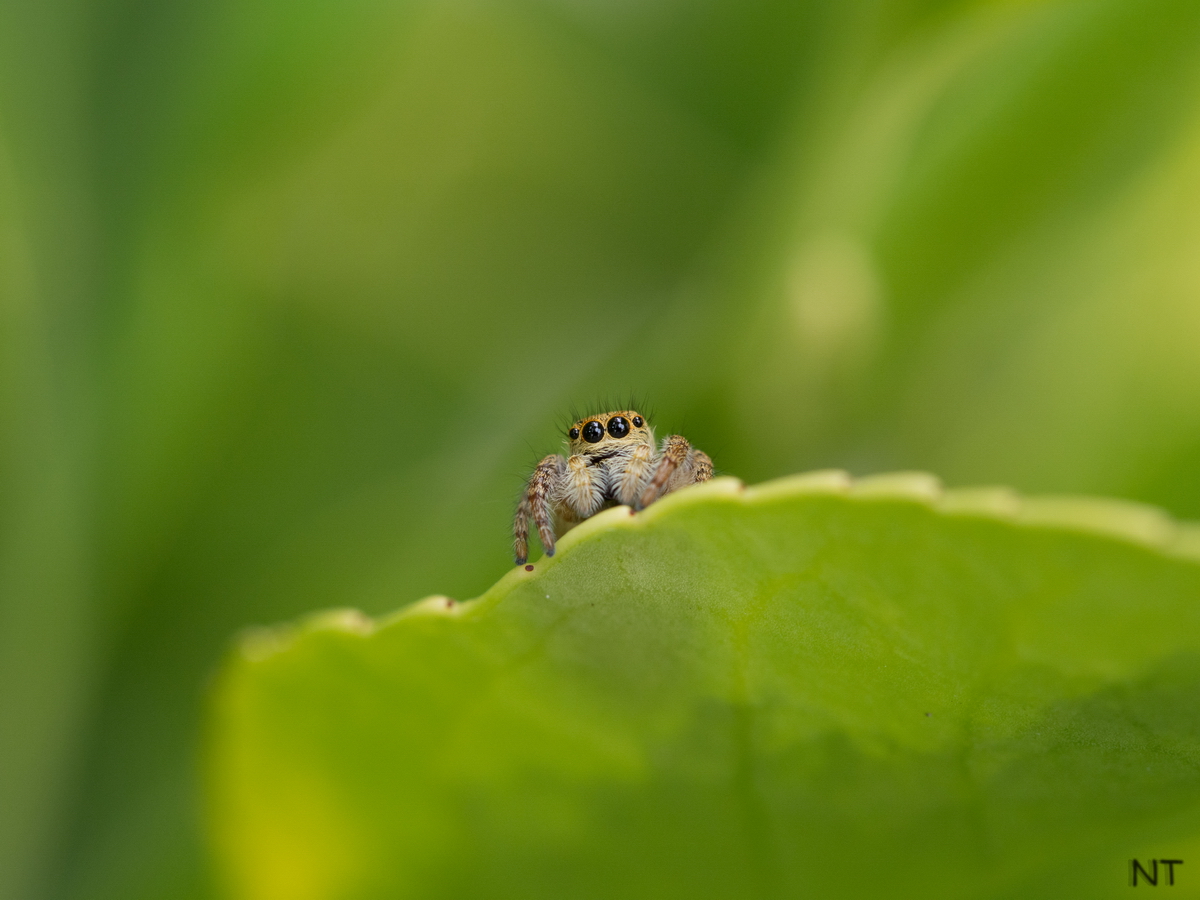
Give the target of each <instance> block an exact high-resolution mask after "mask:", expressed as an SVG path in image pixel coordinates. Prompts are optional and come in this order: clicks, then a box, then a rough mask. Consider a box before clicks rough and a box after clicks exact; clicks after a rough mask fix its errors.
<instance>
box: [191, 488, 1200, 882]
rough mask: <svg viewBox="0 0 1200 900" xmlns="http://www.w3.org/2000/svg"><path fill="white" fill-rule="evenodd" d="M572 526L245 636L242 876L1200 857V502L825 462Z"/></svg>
mask: <svg viewBox="0 0 1200 900" xmlns="http://www.w3.org/2000/svg"><path fill="white" fill-rule="evenodd" d="M560 546H561V551H560V553H559V555H558V556H556V557H555V558H554V559H552V560H546V559H543V560H541V561H539V562H538V563H536V565H534V566H533V567H532V571H526V569H525V568H518V569H515V570H513V571H512V572H510V573H509V574H508V575H506V576H505V577H504V578H502V579H501V580H500V582H499V583H497V584H496V585H495V586H494V587H493V588H492V589H491V590H490V591H488V592H487V593H486V594H485V595H484V596H483V597H481V598H479V599H478V600H475V601H472V602H468V603H459V602H455V601H453V600H451V599H449V598H445V597H432V598H429V599H427V600H424V601H422V602H420V603H418V604H416V605H414V606H411V607H408V608H407V609H405V610H403V611H401V612H400V613H398V614H397V615H395V616H394V617H392V618H390V619H386V620H383V621H380V622H378V623H374V622H371V621H370V620H368V619H367V618H365V617H364V616H362V615H361V614H358V613H355V612H352V611H339V612H332V613H327V614H323V615H320V616H318V617H315V618H313V619H311V620H309V621H308V622H306V623H305V624H303V625H301V626H299V627H288V628H283V629H277V630H267V631H260V632H256V633H253V634H250V635H247V636H246V637H245V639H244V640H243V641H242V643H241V645H240V648H239V650H238V652H236V653H235V654H233V656H232V658H231V659H230V661H229V662H228V665H227V666H226V668H225V669H224V671H223V673H222V676H221V678H220V679H219V682H218V687H217V690H216V692H215V697H214V701H213V716H212V722H211V739H210V742H209V751H210V753H209V758H208V766H209V783H210V787H211V796H210V808H211V810H212V822H213V827H214V834H215V836H216V843H217V846H218V855H219V857H220V859H221V861H222V863H223V866H224V870H225V873H226V876H227V877H228V879H229V882H230V885H231V887H232V893H233V895H234V896H236V897H244V898H271V897H288V898H301V900H303V898H326V897H329V898H332V897H422V898H433V897H445V898H465V897H489V898H492V897H521V898H528V897H554V898H562V897H570V898H583V897H596V898H612V897H653V898H664V897H714V898H729V897H753V898H761V897H785V896H786V897H791V896H797V897H799V896H812V897H841V896H844V897H866V896H887V897H901V896H921V897H931V896H932V897H975V896H980V897H982V896H987V897H995V896H1021V897H1055V898H1062V897H1104V896H1109V895H1114V896H1115V895H1120V894H1123V892H1124V891H1126V890H1127V889H1128V873H1129V859H1130V858H1134V857H1137V858H1139V859H1142V860H1143V861H1144V862H1146V864H1147V865H1149V860H1150V859H1152V858H1154V859H1160V858H1172V859H1184V860H1185V861H1190V860H1196V862H1197V863H1200V854H1197V853H1196V852H1195V851H1196V850H1197V849H1198V848H1200V777H1198V775H1197V770H1198V766H1200V708H1198V705H1197V704H1196V702H1195V698H1196V696H1197V695H1198V691H1200V602H1198V601H1200V529H1196V528H1195V527H1193V526H1179V525H1176V524H1175V523H1173V522H1172V521H1171V520H1169V519H1168V518H1167V517H1166V516H1164V515H1163V514H1161V513H1159V512H1158V511H1157V510H1154V509H1150V508H1147V507H1141V506H1137V505H1133V504H1125V503H1119V502H1117V501H1103V500H1092V499H1071V498H1065V499H1037V500H1021V499H1019V498H1017V497H1016V496H1015V495H1013V494H1012V493H1011V492H1008V491H1006V490H1003V489H984V490H975V491H949V492H942V491H941V489H940V487H939V485H938V483H937V481H936V479H934V478H932V477H931V476H928V475H921V474H901V475H892V476H880V477H876V478H870V479H864V480H861V481H858V482H857V483H853V484H852V483H851V482H850V481H849V479H848V478H847V477H846V476H845V475H844V474H842V473H839V472H819V473H813V474H810V475H805V476H796V477H794V478H790V479H784V480H781V481H776V482H771V483H768V484H765V485H762V486H760V487H757V488H750V489H746V488H744V487H743V486H742V485H741V483H740V482H738V481H736V480H734V479H718V480H716V481H714V482H711V483H710V484H708V485H705V486H702V487H697V488H692V489H689V490H687V491H684V492H681V493H679V494H677V495H673V496H671V497H668V498H666V499H665V500H664V501H662V502H660V503H658V504H656V505H655V506H653V507H651V508H650V509H649V510H648V511H646V512H645V513H642V514H639V515H637V516H633V515H631V514H630V513H629V511H628V510H627V509H625V508H623V507H621V508H617V509H614V510H610V511H608V512H605V513H602V514H601V515H598V516H596V517H594V518H592V519H590V520H588V521H587V522H585V523H584V524H583V525H581V526H580V527H578V528H577V529H575V531H573V532H571V533H570V534H568V535H567V536H566V537H565V539H564V540H563V541H562V543H561V545H560ZM1178 875H1179V880H1178V886H1177V890H1179V892H1180V895H1181V896H1196V894H1190V895H1189V894H1187V893H1186V890H1187V885H1188V883H1189V882H1191V883H1192V884H1193V885H1195V884H1196V883H1200V876H1196V877H1192V876H1191V875H1190V870H1189V869H1188V868H1187V866H1184V867H1183V868H1181V869H1179V870H1178ZM1164 883H1165V882H1164ZM1192 889H1193V890H1194V889H1195V888H1194V887H1193V888H1192Z"/></svg>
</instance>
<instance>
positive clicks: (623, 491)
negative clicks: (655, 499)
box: [613, 444, 654, 506]
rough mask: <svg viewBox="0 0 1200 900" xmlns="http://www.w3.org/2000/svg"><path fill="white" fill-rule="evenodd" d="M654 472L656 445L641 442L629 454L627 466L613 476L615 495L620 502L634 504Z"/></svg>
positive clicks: (627, 504) (626, 504)
mask: <svg viewBox="0 0 1200 900" xmlns="http://www.w3.org/2000/svg"><path fill="white" fill-rule="evenodd" d="M653 472H654V447H653V446H652V445H651V444H639V445H638V446H636V447H634V448H633V452H632V453H630V454H629V460H628V462H626V464H625V468H624V469H622V470H621V471H619V472H617V473H616V474H615V475H614V476H613V497H614V498H615V499H616V501H617V502H618V503H621V504H624V505H625V506H633V505H634V503H635V502H637V499H638V496H639V495H640V494H641V493H642V491H643V490H645V488H646V484H647V483H648V482H649V481H650V478H651V476H652V474H653Z"/></svg>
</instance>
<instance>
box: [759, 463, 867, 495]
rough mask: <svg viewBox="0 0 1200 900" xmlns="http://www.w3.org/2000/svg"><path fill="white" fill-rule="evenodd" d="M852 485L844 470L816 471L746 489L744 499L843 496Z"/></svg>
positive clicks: (777, 479) (789, 476)
mask: <svg viewBox="0 0 1200 900" xmlns="http://www.w3.org/2000/svg"><path fill="white" fill-rule="evenodd" d="M852 484H853V480H852V479H851V478H850V475H849V473H848V472H846V471H845V470H844V469H818V470H817V471H815V472H804V473H803V474H800V475H788V476H786V477H784V478H776V479H775V480H774V481H767V482H764V483H762V484H756V485H754V486H752V487H748V488H746V499H747V500H749V501H752V502H754V501H760V500H774V499H783V498H786V497H796V496H801V495H804V494H845V493H846V492H847V491H849V490H850V486H851V485H852Z"/></svg>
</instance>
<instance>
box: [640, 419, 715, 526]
mask: <svg viewBox="0 0 1200 900" xmlns="http://www.w3.org/2000/svg"><path fill="white" fill-rule="evenodd" d="M712 471H713V469H712V460H711V459H709V458H708V454H707V453H704V452H703V451H700V450H697V449H695V448H694V447H692V445H691V444H689V443H688V441H687V438H685V437H683V436H682V435H678V434H673V435H671V436H670V437H667V438H665V439H664V440H663V443H662V451H661V452H660V454H659V457H658V466H657V468H656V469H655V471H654V477H653V478H652V479H651V480H650V483H649V484H648V485H646V487H645V489H644V490H643V491H642V495H641V496H640V497H638V500H637V505H636V507H635V509H645V508H646V507H647V506H649V505H650V504H651V503H653V502H654V501H655V500H657V499H658V498H659V497H661V496H662V495H663V494H665V493H668V492H670V491H673V490H675V489H676V488H679V487H684V486H685V485H689V484H696V483H698V482H701V481H708V480H709V479H710V478H712Z"/></svg>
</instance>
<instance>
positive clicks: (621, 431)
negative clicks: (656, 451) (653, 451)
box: [567, 409, 654, 456]
mask: <svg viewBox="0 0 1200 900" xmlns="http://www.w3.org/2000/svg"><path fill="white" fill-rule="evenodd" d="M567 439H568V441H569V442H570V447H571V453H572V455H574V454H576V453H582V454H585V455H587V456H595V455H599V454H608V453H611V452H613V451H620V450H622V449H624V448H626V447H628V448H630V449H632V448H633V447H634V446H636V445H637V444H650V445H651V446H653V444H654V432H653V431H651V430H650V425H649V423H647V422H646V420H645V419H644V418H642V416H641V415H640V414H639V413H636V412H634V411H633V410H631V409H622V410H618V411H616V412H607V413H601V414H600V415H597V416H588V417H587V418H586V419H580V420H579V421H578V422H575V423H573V424H572V425H571V427H570V428H568V429H567Z"/></svg>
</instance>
